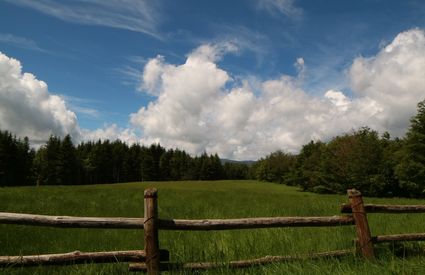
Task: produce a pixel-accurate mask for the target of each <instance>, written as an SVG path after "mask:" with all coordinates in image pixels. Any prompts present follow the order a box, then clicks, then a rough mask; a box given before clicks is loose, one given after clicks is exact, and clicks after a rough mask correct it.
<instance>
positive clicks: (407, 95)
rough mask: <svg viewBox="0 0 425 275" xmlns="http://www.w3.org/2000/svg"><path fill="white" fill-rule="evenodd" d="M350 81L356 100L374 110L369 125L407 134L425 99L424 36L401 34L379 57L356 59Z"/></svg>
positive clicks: (415, 31) (414, 31)
mask: <svg viewBox="0 0 425 275" xmlns="http://www.w3.org/2000/svg"><path fill="white" fill-rule="evenodd" d="M349 78H350V81H351V86H352V89H353V90H354V92H355V93H356V96H358V97H360V98H363V100H367V101H369V103H370V104H371V105H373V106H375V107H374V108H375V109H376V113H375V115H374V116H373V119H372V120H369V121H366V123H367V122H370V123H371V124H372V123H373V124H375V125H376V127H377V128H378V130H390V131H391V132H392V133H393V134H395V135H398V136H400V135H402V134H404V132H405V130H406V123H407V120H408V119H409V117H411V116H412V115H414V114H415V112H416V104H417V103H418V102H419V101H421V100H423V99H425V32H424V31H423V30H421V29H412V30H409V31H405V32H402V33H400V34H398V35H397V36H396V38H395V39H394V40H393V41H392V42H391V43H390V44H388V45H387V46H386V47H384V48H383V49H382V50H381V51H380V52H379V53H378V54H377V55H376V56H373V57H369V58H364V57H359V58H356V59H355V60H354V62H353V65H352V66H351V68H350V70H349Z"/></svg>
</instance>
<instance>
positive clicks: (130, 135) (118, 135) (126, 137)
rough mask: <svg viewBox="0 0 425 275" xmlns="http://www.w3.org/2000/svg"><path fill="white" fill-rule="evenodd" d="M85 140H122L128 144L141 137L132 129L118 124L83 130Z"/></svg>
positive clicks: (135, 141)
mask: <svg viewBox="0 0 425 275" xmlns="http://www.w3.org/2000/svg"><path fill="white" fill-rule="evenodd" d="M81 135H82V136H83V137H84V140H90V141H97V140H117V139H119V140H121V141H123V142H126V143H127V144H133V143H137V142H138V141H139V138H138V137H137V135H136V134H135V132H134V130H132V129H128V128H127V129H123V128H119V127H118V126H117V125H116V124H111V125H105V126H104V127H103V128H99V129H96V130H87V129H83V130H81Z"/></svg>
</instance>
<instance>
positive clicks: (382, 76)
mask: <svg viewBox="0 0 425 275" xmlns="http://www.w3.org/2000/svg"><path fill="white" fill-rule="evenodd" d="M223 49H225V50H223ZM226 49H227V48H226V47H224V48H223V47H222V46H220V45H210V44H207V45H202V46H201V47H199V48H198V49H195V50H194V51H193V52H192V53H191V54H189V55H188V57H187V60H186V62H185V63H184V64H181V65H173V64H168V63H166V61H165V60H164V58H163V57H160V56H158V57H156V58H154V59H152V60H150V61H149V62H148V63H147V64H146V66H145V68H144V72H143V77H144V78H143V80H144V82H143V85H145V89H148V90H152V91H154V93H155V94H156V96H157V99H156V100H155V101H152V102H151V103H150V104H149V105H148V106H147V107H142V108H141V109H140V110H139V111H138V112H137V113H134V114H132V115H131V123H132V124H133V125H134V126H135V127H137V128H140V130H141V131H142V132H143V140H144V141H155V142H161V143H162V144H163V145H165V146H169V147H175V146H177V147H181V148H183V149H185V150H188V151H189V152H191V153H201V152H202V151H204V150H207V151H208V152H211V153H213V152H217V153H219V154H220V155H221V156H223V157H229V158H235V159H255V158H258V157H261V156H264V155H266V154H268V153H270V152H272V151H274V150H277V149H284V150H287V151H290V152H296V151H297V150H299V149H300V147H301V145H303V144H305V143H307V142H308V141H309V140H311V139H328V138H330V137H332V136H335V135H338V134H341V133H343V132H347V131H350V130H352V129H356V128H359V127H362V126H370V127H372V128H374V129H377V130H379V131H389V132H390V133H391V134H393V135H397V136H401V135H403V134H404V132H405V130H406V128H407V127H408V125H409V118H410V117H411V116H412V115H414V113H415V111H416V103H417V102H419V101H420V100H422V99H423V98H424V97H425V88H424V87H425V77H424V74H423V72H424V71H425V34H424V32H423V31H422V30H418V29H413V30H409V31H407V32H404V33H401V34H399V35H398V36H397V37H396V38H395V39H394V41H393V42H391V43H390V44H389V45H388V46H387V47H385V48H384V49H382V50H381V51H380V52H379V53H378V54H377V55H376V56H374V57H370V58H362V57H359V58H356V59H355V60H354V62H353V64H352V66H351V68H350V69H349V71H348V78H349V80H350V81H351V83H352V89H353V91H354V97H352V98H349V97H348V96H346V95H345V94H344V93H343V92H341V91H338V90H329V91H327V92H326V93H324V95H323V96H312V95H311V94H309V93H308V92H306V91H304V90H303V89H302V88H301V86H302V81H303V72H304V70H305V64H304V60H303V59H302V58H301V57H300V58H298V59H297V60H296V62H295V64H294V65H295V66H296V67H297V68H298V73H299V75H298V76H295V77H294V76H288V75H282V76H281V77H279V78H278V79H271V80H267V81H261V80H258V79H254V81H253V80H252V79H246V80H242V81H241V83H242V84H240V85H239V84H237V83H236V82H235V81H233V80H232V78H231V77H230V76H229V73H228V72H226V71H224V70H222V69H221V68H220V67H219V66H218V65H217V63H218V61H219V60H220V58H221V57H222V55H223V54H224V53H225V52H226V51H228V49H227V50H226ZM145 76H147V77H146V78H145ZM229 83H231V84H232V85H228V84H229ZM252 83H254V84H252ZM229 86H233V88H227V87H229ZM254 91H255V92H254ZM148 92H149V91H148Z"/></svg>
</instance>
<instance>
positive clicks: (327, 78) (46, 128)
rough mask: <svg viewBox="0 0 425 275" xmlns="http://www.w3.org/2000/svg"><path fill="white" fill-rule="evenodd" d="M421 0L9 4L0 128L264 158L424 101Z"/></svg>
mask: <svg viewBox="0 0 425 275" xmlns="http://www.w3.org/2000/svg"><path fill="white" fill-rule="evenodd" d="M424 14H425V2H424V1H422V0H405V1H398V0H368V1H366V0H345V1H340V0H244V1H242V0H241V1H238V0H234V1H221V0H220V1H219V0H217V1H207V0H193V1H191V0H187V1H183V0H182V1H173V0H156V1H147V0H78V1H77V0H74V1H55V0H0V129H1V130H9V131H12V132H13V133H15V134H16V135H17V136H20V137H23V136H28V137H29V138H30V141H31V143H32V144H33V145H34V146H38V145H40V144H43V143H44V142H46V141H47V139H48V138H49V136H50V135H57V136H61V137H63V136H65V135H66V134H70V135H71V136H72V138H73V141H74V142H75V143H79V142H82V141H86V140H97V139H102V140H105V139H110V140H115V139H121V140H123V141H125V142H127V143H129V144H131V143H141V144H145V145H150V144H151V143H160V144H161V145H163V146H165V147H167V148H180V149H184V150H186V151H187V152H189V153H191V154H193V155H195V154H201V153H202V152H207V153H212V154H214V153H218V154H219V156H221V157H223V158H230V159H235V160H256V159H258V158H260V157H264V156H266V155H267V154H269V153H271V152H273V151H276V150H283V151H285V152H290V153H297V152H298V151H299V150H300V148H301V147H302V145H303V144H306V143H308V142H309V141H310V140H322V141H326V140H329V139H330V138H332V137H333V136H336V135H340V134H344V133H347V132H351V131H353V130H356V129H358V128H360V127H364V126H369V127H371V128H372V129H375V130H377V131H379V132H380V133H383V132H385V131H387V132H389V133H390V134H391V135H392V136H393V137H403V135H404V134H405V133H406V130H407V129H408V127H409V119H410V118H411V117H412V116H413V115H415V113H416V105H417V103H418V102H419V101H421V100H424V99H425V16H424Z"/></svg>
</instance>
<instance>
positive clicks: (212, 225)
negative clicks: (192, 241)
mask: <svg viewBox="0 0 425 275" xmlns="http://www.w3.org/2000/svg"><path fill="white" fill-rule="evenodd" d="M353 224H354V219H353V217H351V216H327V217H326V216H325V217H270V218H269V217H267V218H246V219H213V220H209V219H205V220H178V219H169V220H165V219H160V220H159V228H160V229H164V230H229V229H253V228H271V227H310V226H311V227H317V226H341V225H353Z"/></svg>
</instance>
